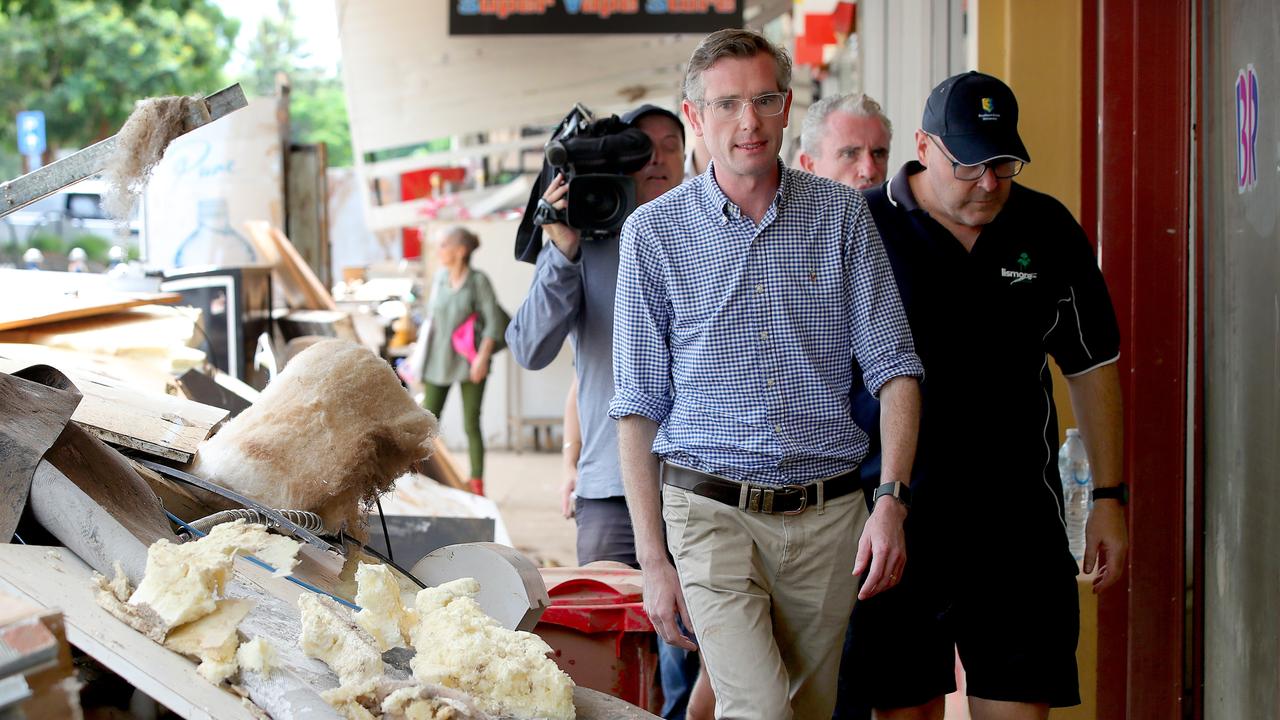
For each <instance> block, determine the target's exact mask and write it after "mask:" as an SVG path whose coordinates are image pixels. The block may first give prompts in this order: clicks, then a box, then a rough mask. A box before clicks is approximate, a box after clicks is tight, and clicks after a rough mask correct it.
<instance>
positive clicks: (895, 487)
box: [871, 482, 911, 509]
mask: <svg viewBox="0 0 1280 720" xmlns="http://www.w3.org/2000/svg"><path fill="white" fill-rule="evenodd" d="M886 495H888V496H889V497H891V498H893V499H894V500H897V501H898V502H900V503H902V505H903V507H905V508H907V509H910V508H911V487H910V486H908V485H907V484H906V483H901V482H889V483H884V484H883V485H881V486H880V487H878V488H876V492H875V494H874V495H872V496H871V505H872V506H875V504H876V503H877V502H879V500H880V498H882V497H884V496H886Z"/></svg>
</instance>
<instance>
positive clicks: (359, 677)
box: [298, 593, 384, 686]
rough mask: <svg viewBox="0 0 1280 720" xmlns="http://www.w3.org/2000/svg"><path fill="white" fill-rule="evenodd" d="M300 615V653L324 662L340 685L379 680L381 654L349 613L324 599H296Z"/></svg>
mask: <svg viewBox="0 0 1280 720" xmlns="http://www.w3.org/2000/svg"><path fill="white" fill-rule="evenodd" d="M298 609H299V610H300V611H301V612H302V652H303V653H305V654H306V655H307V656H308V657H313V658H316V659H318V660H321V661H322V662H324V664H326V665H328V666H329V669H330V670H333V672H334V673H335V674H337V676H338V681H339V682H340V683H341V684H342V685H344V686H345V685H353V686H354V685H359V684H361V683H363V682H367V681H374V680H377V679H378V678H379V677H381V676H382V674H383V672H384V668H383V665H382V651H381V650H379V649H378V643H377V641H376V640H374V639H373V637H372V636H371V635H369V633H367V632H365V630H364V629H363V628H361V627H360V626H359V625H357V624H356V622H355V618H354V615H353V613H352V612H351V610H350V609H348V608H345V607H343V606H341V605H339V604H338V603H336V602H334V601H333V600H330V599H329V598H327V597H323V596H320V595H316V594H314V593H303V594H302V595H299V596H298Z"/></svg>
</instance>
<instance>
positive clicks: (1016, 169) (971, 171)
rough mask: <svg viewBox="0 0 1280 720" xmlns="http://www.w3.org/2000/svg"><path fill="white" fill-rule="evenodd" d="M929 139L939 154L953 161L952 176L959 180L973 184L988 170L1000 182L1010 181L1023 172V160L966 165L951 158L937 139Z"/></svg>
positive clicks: (930, 137) (930, 136) (931, 137)
mask: <svg viewBox="0 0 1280 720" xmlns="http://www.w3.org/2000/svg"><path fill="white" fill-rule="evenodd" d="M929 139H930V140H932V141H933V144H934V146H935V147H937V148H938V152H940V153H942V154H943V156H945V157H946V158H947V160H950V161H951V174H952V175H955V176H956V179H957V180H963V181H965V182H973V181H974V180H978V179H980V178H981V177H982V176H983V175H985V174H986V172H987V170H990V171H991V172H992V174H994V175H995V176H996V178H997V179H999V180H1008V179H1009V178H1011V177H1014V176H1015V175H1017V174H1018V173H1020V172H1022V166H1023V162H1022V161H1021V160H1000V161H998V162H985V163H978V164H977V165H965V164H964V163H961V162H959V161H958V160H956V159H955V158H953V157H951V154H950V153H948V152H947V151H946V150H945V149H944V148H943V147H942V145H941V144H940V143H939V142H938V139H937V138H935V137H934V136H932V135H929Z"/></svg>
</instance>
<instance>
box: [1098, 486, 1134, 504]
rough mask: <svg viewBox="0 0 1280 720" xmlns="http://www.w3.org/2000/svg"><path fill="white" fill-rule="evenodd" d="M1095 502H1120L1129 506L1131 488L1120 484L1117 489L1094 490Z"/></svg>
mask: <svg viewBox="0 0 1280 720" xmlns="http://www.w3.org/2000/svg"><path fill="white" fill-rule="evenodd" d="M1093 499H1094V500H1119V501H1120V504H1121V505H1128V504H1129V486H1128V485H1127V484H1125V483H1120V484H1119V485H1116V486H1115V487H1104V488H1094V489H1093Z"/></svg>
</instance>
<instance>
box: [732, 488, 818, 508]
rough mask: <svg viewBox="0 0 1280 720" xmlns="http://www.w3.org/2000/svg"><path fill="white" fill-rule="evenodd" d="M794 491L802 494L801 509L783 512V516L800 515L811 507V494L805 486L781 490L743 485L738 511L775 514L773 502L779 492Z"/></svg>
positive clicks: (739, 496) (739, 493)
mask: <svg viewBox="0 0 1280 720" xmlns="http://www.w3.org/2000/svg"><path fill="white" fill-rule="evenodd" d="M783 490H794V491H796V492H798V493H800V507H798V508H796V509H795V510H783V511H782V514H783V515H799V514H800V513H802V512H804V511H805V509H806V508H807V507H809V493H808V492H807V491H806V490H805V488H804V486H803V485H783V486H782V487H780V488H770V487H753V486H751V485H748V484H747V483H742V485H741V486H740V489H739V491H738V509H739V510H741V511H743V512H753V513H764V514H765V515H772V514H773V502H774V499H775V498H776V497H777V495H778V492H779V491H783Z"/></svg>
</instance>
